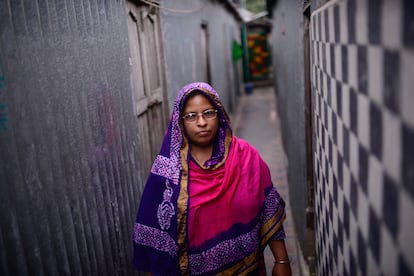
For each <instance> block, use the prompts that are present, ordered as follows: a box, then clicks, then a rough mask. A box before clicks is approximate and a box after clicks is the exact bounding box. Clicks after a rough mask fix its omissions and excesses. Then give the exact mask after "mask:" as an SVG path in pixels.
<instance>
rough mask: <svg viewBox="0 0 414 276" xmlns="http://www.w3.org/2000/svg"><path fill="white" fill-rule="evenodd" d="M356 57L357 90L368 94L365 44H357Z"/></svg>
mask: <svg viewBox="0 0 414 276" xmlns="http://www.w3.org/2000/svg"><path fill="white" fill-rule="evenodd" d="M357 59H358V66H357V76H358V90H359V92H361V93H363V94H365V95H366V94H368V61H367V47H366V46H358V48H357Z"/></svg>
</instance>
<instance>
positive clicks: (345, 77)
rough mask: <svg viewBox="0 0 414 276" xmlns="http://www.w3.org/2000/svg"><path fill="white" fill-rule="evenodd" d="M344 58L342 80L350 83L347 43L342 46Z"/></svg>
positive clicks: (342, 58) (342, 56)
mask: <svg viewBox="0 0 414 276" xmlns="http://www.w3.org/2000/svg"><path fill="white" fill-rule="evenodd" d="M341 60H342V64H341V65H342V82H344V83H348V48H347V46H346V45H342V46H341Z"/></svg>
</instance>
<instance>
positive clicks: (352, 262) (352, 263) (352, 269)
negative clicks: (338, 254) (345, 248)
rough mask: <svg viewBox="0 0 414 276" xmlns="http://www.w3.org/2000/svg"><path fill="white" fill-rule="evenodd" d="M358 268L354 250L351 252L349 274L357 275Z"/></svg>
mask: <svg viewBox="0 0 414 276" xmlns="http://www.w3.org/2000/svg"><path fill="white" fill-rule="evenodd" d="M357 267H358V263H357V262H356V260H355V256H354V254H353V253H352V250H349V274H350V275H357V271H358V270H357Z"/></svg>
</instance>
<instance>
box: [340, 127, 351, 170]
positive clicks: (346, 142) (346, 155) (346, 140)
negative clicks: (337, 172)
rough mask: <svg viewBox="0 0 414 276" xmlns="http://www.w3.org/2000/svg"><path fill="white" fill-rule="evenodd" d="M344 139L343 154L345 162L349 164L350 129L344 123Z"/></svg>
mask: <svg viewBox="0 0 414 276" xmlns="http://www.w3.org/2000/svg"><path fill="white" fill-rule="evenodd" d="M342 135H343V136H342V141H343V146H344V148H343V150H344V152H343V154H344V161H345V164H347V165H348V166H349V162H350V161H349V129H348V128H347V127H346V126H345V125H344V127H343V128H342Z"/></svg>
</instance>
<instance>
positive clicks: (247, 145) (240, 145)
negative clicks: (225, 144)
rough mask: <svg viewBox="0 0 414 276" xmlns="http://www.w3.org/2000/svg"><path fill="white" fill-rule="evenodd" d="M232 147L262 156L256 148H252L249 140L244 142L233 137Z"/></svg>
mask: <svg viewBox="0 0 414 276" xmlns="http://www.w3.org/2000/svg"><path fill="white" fill-rule="evenodd" d="M232 145H233V146H234V147H235V148H237V149H240V150H242V151H250V152H252V153H255V154H258V155H260V154H259V151H258V150H257V149H256V148H255V147H254V146H252V145H251V144H250V143H249V142H248V141H247V140H244V139H242V138H239V137H237V136H233V140H232Z"/></svg>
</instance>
